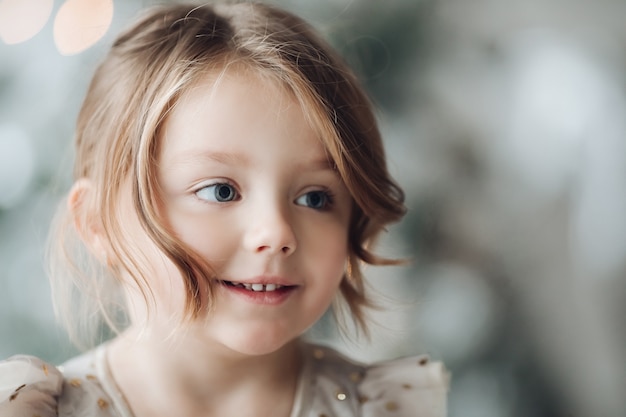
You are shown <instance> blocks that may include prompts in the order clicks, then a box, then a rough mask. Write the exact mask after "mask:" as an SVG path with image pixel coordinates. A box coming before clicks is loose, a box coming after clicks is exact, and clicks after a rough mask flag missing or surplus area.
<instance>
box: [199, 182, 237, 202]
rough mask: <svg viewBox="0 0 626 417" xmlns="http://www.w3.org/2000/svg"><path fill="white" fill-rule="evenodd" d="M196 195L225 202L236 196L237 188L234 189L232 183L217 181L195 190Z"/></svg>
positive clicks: (200, 197)
mask: <svg viewBox="0 0 626 417" xmlns="http://www.w3.org/2000/svg"><path fill="white" fill-rule="evenodd" d="M196 196H198V198H199V199H201V200H205V201H211V202H215V203H227V202H229V201H233V200H235V199H236V198H237V197H238V195H237V190H235V188H234V187H233V186H232V185H230V184H226V183H217V184H211V185H207V186H206V187H202V188H200V189H199V190H198V191H196Z"/></svg>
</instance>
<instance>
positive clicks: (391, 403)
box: [385, 401, 399, 411]
mask: <svg viewBox="0 0 626 417" xmlns="http://www.w3.org/2000/svg"><path fill="white" fill-rule="evenodd" d="M398 408H399V407H398V403H396V402H395V401H388V402H387V403H386V404H385V409H386V410H387V411H398Z"/></svg>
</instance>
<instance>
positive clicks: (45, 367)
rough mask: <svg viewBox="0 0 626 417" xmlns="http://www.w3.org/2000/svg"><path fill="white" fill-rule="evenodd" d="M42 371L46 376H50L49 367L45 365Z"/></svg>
mask: <svg viewBox="0 0 626 417" xmlns="http://www.w3.org/2000/svg"><path fill="white" fill-rule="evenodd" d="M41 369H43V373H44V375H45V376H48V365H46V364H44V365H43V366H42V367H41Z"/></svg>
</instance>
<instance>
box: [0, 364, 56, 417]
mask: <svg viewBox="0 0 626 417" xmlns="http://www.w3.org/2000/svg"><path fill="white" fill-rule="evenodd" d="M62 390H63V376H62V375H61V372H60V371H59V370H58V369H57V368H56V367H54V366H52V365H49V364H47V363H45V362H44V361H42V360H41V359H38V358H35V357H33V356H25V355H20V356H13V357H11V358H9V359H8V360H5V361H2V362H0V417H14V416H39V417H57V415H58V411H57V409H58V398H59V395H60V394H61V392H62Z"/></svg>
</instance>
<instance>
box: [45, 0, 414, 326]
mask: <svg viewBox="0 0 626 417" xmlns="http://www.w3.org/2000/svg"><path fill="white" fill-rule="evenodd" d="M233 63H237V64H238V65H243V66H245V67H247V68H249V69H250V70H251V71H253V72H256V73H258V74H259V75H260V76H263V77H268V79H271V80H273V81H277V82H280V83H281V84H283V85H284V86H286V87H287V88H288V89H289V90H290V91H291V92H292V93H293V94H294V96H295V97H296V98H297V100H298V101H299V103H300V105H301V106H302V107H303V108H304V109H306V111H305V114H306V115H307V117H308V118H309V122H310V123H311V125H312V126H313V127H314V128H315V129H316V130H317V131H318V132H319V135H320V138H321V139H322V141H323V142H324V145H325V146H326V148H327V151H328V153H329V155H330V157H331V158H332V160H333V161H334V164H335V165H336V169H337V171H338V173H339V175H340V176H341V178H342V179H343V181H344V182H345V184H346V186H347V188H348V190H349V191H350V193H351V195H352V199H353V201H354V205H353V211H352V217H351V223H350V237H349V253H350V257H349V259H348V260H347V261H348V265H349V269H350V270H351V274H350V277H349V278H348V277H346V278H345V279H344V280H343V282H342V284H341V292H342V294H343V298H344V300H345V302H346V303H347V305H348V307H349V309H350V311H351V312H352V317H353V319H354V320H355V322H356V323H357V324H358V325H359V326H360V327H362V328H363V329H364V330H365V329H366V326H365V325H366V323H365V319H364V313H363V307H365V306H367V305H369V304H370V301H369V298H368V297H367V295H366V290H365V285H364V281H363V277H362V274H361V269H360V266H361V263H368V264H374V265H380V264H389V263H393V261H389V260H385V259H382V258H379V257H377V256H376V255H375V254H373V253H372V252H371V250H370V245H371V244H372V242H373V240H374V239H375V238H376V236H377V235H378V234H379V233H380V232H381V231H382V230H383V229H384V227H385V225H387V224H389V223H390V222H395V221H397V220H399V219H400V218H401V217H402V215H403V214H404V211H405V208H404V205H403V200H404V194H403V192H402V190H401V189H400V188H399V187H398V185H397V184H396V183H395V182H394V181H393V179H392V178H391V177H390V175H389V173H388V171H387V167H386V162H385V154H384V149H383V144H382V140H381V137H380V132H379V130H378V127H377V123H376V119H375V116H374V114H373V111H372V106H371V104H370V102H369V100H368V99H367V97H366V95H365V93H364V91H363V90H362V88H361V87H360V85H359V83H358V81H357V80H356V78H355V76H354V75H353V73H352V72H351V71H350V70H349V69H348V67H347V66H346V65H345V64H344V63H343V62H342V60H341V59H340V58H339V57H338V56H337V55H336V54H335V53H334V52H333V50H332V49H331V48H330V46H329V45H328V44H327V43H326V42H324V41H323V40H321V39H320V38H319V37H318V36H317V35H316V34H315V32H314V31H313V29H312V28H311V27H310V26H309V25H308V24H307V23H305V22H304V21H303V20H302V19H300V18H298V17H296V16H293V15H292V14H290V13H288V12H285V11H283V10H280V9H277V8H274V7H271V6H268V5H263V4H256V3H247V2H246V3H239V4H231V5H214V6H211V5H206V4H205V5H200V6H198V5H181V4H178V5H168V6H161V7H156V8H152V9H150V10H148V11H147V12H146V13H144V14H143V15H142V16H141V17H140V18H139V19H138V20H137V21H136V22H135V23H134V24H133V25H132V26H131V27H129V28H128V29H127V30H126V31H124V32H123V33H121V34H120V35H119V37H118V38H117V40H116V41H115V43H114V44H113V46H112V48H111V50H110V51H109V53H108V54H107V56H106V57H105V59H104V60H103V62H102V63H101V64H100V65H99V67H98V68H97V70H96V72H95V75H94V77H93V79H92V82H91V84H90V87H89V89H88V91H87V95H86V97H85V101H84V103H83V106H82V109H81V111H80V114H79V117H78V123H77V128H76V164H75V170H74V174H75V178H76V179H79V178H89V179H90V180H91V181H92V182H93V184H94V188H95V192H94V195H93V198H94V202H93V207H95V210H96V211H97V213H96V215H97V216H98V217H99V218H100V219H101V224H102V228H103V231H104V237H105V238H106V239H107V240H108V242H109V243H110V250H111V253H112V256H113V257H114V258H115V261H116V263H115V265H116V267H114V268H111V267H107V266H104V267H102V266H100V263H99V262H98V261H97V259H95V258H94V257H93V256H89V255H85V251H84V249H80V248H81V245H80V244H78V243H77V242H78V237H77V236H76V235H75V233H73V232H71V229H72V226H71V223H72V222H71V220H70V219H69V217H68V214H67V213H65V212H64V211H61V212H60V214H59V218H58V220H57V222H58V225H59V227H58V228H57V229H56V232H54V233H53V235H52V236H51V243H50V248H51V249H52V250H51V261H52V263H51V264H52V265H53V268H52V269H51V278H52V283H53V287H54V288H55V293H56V294H58V295H59V296H60V297H61V298H63V297H65V298H67V297H68V296H67V294H72V293H73V292H74V290H76V289H78V290H79V291H80V292H82V293H83V294H84V293H86V294H87V295H88V296H90V298H89V300H91V301H93V300H94V299H97V300H103V301H99V302H98V303H93V302H91V303H89V302H88V303H87V305H88V306H90V308H91V309H89V308H88V309H87V310H83V312H82V315H81V316H80V317H79V319H82V318H84V317H89V318H91V317H95V314H96V313H98V314H99V315H100V316H102V317H104V318H105V321H107V322H108V323H109V325H110V326H113V327H115V326H116V325H117V324H118V323H116V321H115V317H118V316H119V314H118V310H119V308H118V307H119V305H120V301H119V297H118V296H117V293H116V291H114V290H111V289H115V288H116V287H117V285H118V283H119V282H120V280H121V279H122V277H121V274H120V271H125V272H127V273H129V274H130V276H131V277H132V278H133V279H134V280H135V281H136V283H137V285H138V287H139V288H141V289H142V291H143V292H144V296H145V297H146V299H149V298H150V288H149V286H148V284H147V282H146V281H145V271H146V262H145V261H144V259H145V258H146V257H145V256H143V254H142V252H141V250H140V249H139V248H136V247H135V246H134V245H133V242H132V239H130V238H129V236H126V234H125V231H124V229H123V227H122V226H121V223H120V219H121V218H123V216H124V213H120V212H119V208H118V202H119V198H120V194H121V192H122V191H123V190H122V189H123V187H124V185H125V182H130V189H131V192H132V199H133V207H134V210H135V211H136V213H137V216H138V218H139V220H140V223H141V224H142V226H143V228H144V230H145V232H146V233H147V234H148V236H150V238H151V239H152V240H153V241H154V243H155V244H156V245H157V246H158V247H159V248H160V250H161V251H162V252H163V253H164V254H166V255H167V256H168V257H169V258H170V259H171V261H172V262H173V263H174V264H175V265H176V266H177V267H178V270H179V271H180V272H181V275H182V279H183V281H184V285H185V288H186V290H187V303H186V311H185V313H186V317H188V318H192V317H195V316H196V315H197V314H198V313H199V312H200V310H202V309H203V308H210V305H211V294H209V301H208V302H204V301H203V300H202V298H201V297H200V296H199V287H200V283H201V282H204V281H208V283H209V285H211V280H210V278H211V276H212V272H211V269H210V265H208V264H206V262H205V261H203V260H202V258H201V257H199V256H197V254H194V253H193V252H192V251H191V250H189V248H188V247H186V246H185V245H184V244H183V243H182V242H180V241H179V240H178V239H177V238H176V237H175V236H173V235H172V234H171V233H170V232H169V231H168V229H167V227H166V225H165V224H164V222H163V220H162V219H161V218H160V216H159V210H158V208H159V201H160V197H159V196H160V193H159V184H158V183H157V175H156V163H155V161H156V159H157V154H158V147H159V140H158V139H159V133H160V128H161V126H162V124H163V122H164V120H165V119H166V118H167V115H168V112H169V110H170V109H171V108H172V107H173V106H174V105H175V104H176V102H177V100H178V99H179V97H180V96H181V95H182V94H184V93H185V92H186V91H187V90H189V88H191V87H192V86H193V85H194V83H196V82H197V81H198V80H199V79H200V78H201V77H202V76H203V75H205V74H206V73H207V72H211V71H216V72H219V71H221V70H223V69H224V68H225V67H227V66H228V65H230V64H233ZM68 230H70V231H69V232H68ZM94 265H96V266H97V267H94ZM57 305H58V306H60V305H61V304H57ZM60 310H61V309H60ZM112 310H113V311H112ZM60 312H61V313H64V312H63V311H60ZM65 313H66V314H65V315H70V316H71V314H70V313H69V310H67V311H65ZM85 315H86V316H85ZM121 325H122V326H123V324H121Z"/></svg>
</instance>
